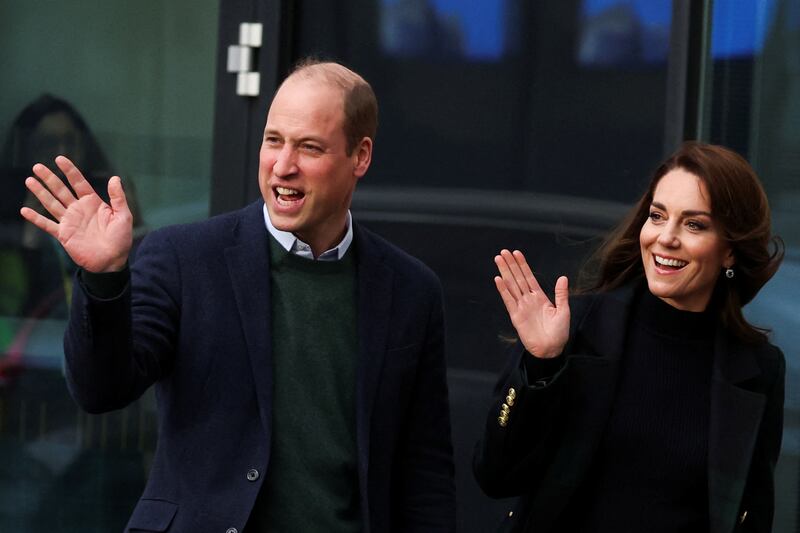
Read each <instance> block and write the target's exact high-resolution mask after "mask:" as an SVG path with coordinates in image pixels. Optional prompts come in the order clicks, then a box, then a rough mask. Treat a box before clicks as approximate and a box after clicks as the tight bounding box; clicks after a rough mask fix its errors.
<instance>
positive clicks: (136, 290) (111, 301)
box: [64, 232, 180, 413]
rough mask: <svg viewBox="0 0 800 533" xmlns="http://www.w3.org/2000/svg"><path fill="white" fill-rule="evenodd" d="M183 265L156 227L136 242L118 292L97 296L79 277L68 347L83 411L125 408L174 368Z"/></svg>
mask: <svg viewBox="0 0 800 533" xmlns="http://www.w3.org/2000/svg"><path fill="white" fill-rule="evenodd" d="M178 265H179V262H178V259H177V258H176V257H175V252H174V247H172V246H171V245H170V242H169V239H168V238H167V237H166V235H165V233H163V232H154V233H152V234H150V235H148V236H147V237H146V238H145V239H144V241H143V242H142V244H141V245H140V247H139V248H138V251H137V254H136V262H135V263H134V264H133V266H132V267H131V276H130V280H129V281H128V282H127V283H125V284H124V285H125V288H124V289H123V291H122V293H121V294H119V295H117V296H114V297H112V298H98V297H96V296H93V295H92V294H91V293H90V292H89V291H88V290H87V288H86V286H85V284H84V283H83V282H82V281H81V279H80V276H78V279H77V282H76V283H75V284H74V288H73V297H72V306H71V310H70V318H69V321H68V324H67V329H66V332H65V334H64V353H65V357H66V377H67V385H68V387H69V390H70V393H71V394H72V396H73V398H74V399H75V401H76V402H77V403H78V404H79V405H80V406H81V407H82V408H83V409H85V410H86V411H88V412H90V413H102V412H106V411H111V410H114V409H120V408H123V407H125V406H126V405H128V404H129V403H131V402H132V401H134V400H136V399H137V398H139V397H140V396H141V395H142V393H143V392H144V391H145V390H146V389H147V388H148V387H149V386H150V385H151V384H152V383H154V382H155V381H157V380H158V379H160V378H161V377H163V376H164V375H166V374H167V373H168V372H169V370H170V368H171V366H172V359H173V356H174V355H173V354H174V345H175V338H176V335H177V325H178V320H179V289H178V287H179V286H180V271H179V267H178Z"/></svg>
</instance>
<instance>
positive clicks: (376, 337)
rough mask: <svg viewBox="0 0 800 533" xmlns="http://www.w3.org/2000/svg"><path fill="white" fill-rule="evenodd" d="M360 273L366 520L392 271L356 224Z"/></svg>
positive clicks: (360, 443) (359, 431)
mask: <svg viewBox="0 0 800 533" xmlns="http://www.w3.org/2000/svg"><path fill="white" fill-rule="evenodd" d="M353 229H354V233H355V239H354V240H355V244H356V254H357V265H358V266H357V274H356V275H357V276H358V295H357V298H358V363H357V365H358V366H357V370H356V441H357V442H356V444H357V449H358V477H359V488H360V492H361V504H362V506H361V508H362V514H363V516H364V517H365V519H364V520H363V523H364V525H365V527H366V528H367V532H368V528H369V520H368V519H367V516H368V510H369V502H368V495H367V488H368V479H369V476H368V474H369V468H368V467H369V435H370V419H371V416H372V407H373V404H374V400H375V395H376V393H377V389H378V384H379V380H380V374H381V368H382V366H383V358H384V355H385V353H386V348H387V342H388V336H389V317H390V310H391V305H392V277H393V273H392V270H391V269H390V268H389V267H388V266H387V265H386V264H384V263H383V260H382V254H381V250H380V247H379V245H378V244H376V243H375V242H374V239H372V238H371V237H370V235H369V234H368V233H367V232H366V231H365V230H363V229H362V228H361V227H360V226H358V225H354V228H353Z"/></svg>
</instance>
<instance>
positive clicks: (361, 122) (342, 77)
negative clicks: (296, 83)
mask: <svg viewBox="0 0 800 533" xmlns="http://www.w3.org/2000/svg"><path fill="white" fill-rule="evenodd" d="M295 76H299V77H302V78H306V79H321V80H322V81H324V82H325V83H327V84H329V85H332V86H334V87H338V88H339V89H341V90H342V101H343V103H344V125H343V128H344V136H345V138H346V139H347V154H348V155H350V154H352V153H353V150H355V149H356V147H357V146H358V144H359V143H360V142H361V139H363V138H364V137H369V138H370V139H372V140H373V141H374V140H375V135H376V133H377V131H378V99H377V98H375V93H374V92H373V91H372V87H371V86H370V84H369V83H367V81H366V80H365V79H364V78H362V77H361V76H359V75H358V74H356V73H355V72H353V71H352V70H350V69H349V68H347V67H345V66H344V65H340V64H339V63H334V62H331V61H320V60H318V59H314V58H306V59H303V60H301V61H300V62H299V63H297V64H296V65H295V67H294V69H292V72H291V73H290V74H289V76H288V77H287V79H289V78H292V77H295Z"/></svg>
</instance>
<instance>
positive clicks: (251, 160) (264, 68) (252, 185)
mask: <svg viewBox="0 0 800 533" xmlns="http://www.w3.org/2000/svg"><path fill="white" fill-rule="evenodd" d="M291 7H292V2H291V1H281V0H260V1H259V0H221V6H220V21H219V24H220V25H219V45H218V46H219V49H218V53H217V83H216V102H215V112H214V150H213V158H212V178H211V181H212V183H211V214H212V215H215V214H218V213H222V212H225V211H230V210H232V209H236V208H239V207H241V206H243V205H246V204H247V203H249V202H251V201H252V200H254V199H256V198H258V196H259V194H260V193H259V190H258V150H259V146H260V142H261V136H262V131H263V129H264V120H265V118H266V113H267V109H268V107H269V103H270V101H271V100H272V95H273V94H274V92H275V89H276V88H277V86H278V83H279V81H280V80H281V79H282V78H283V75H284V74H285V72H286V70H287V68H288V57H289V53H290V46H289V45H290V44H291V41H290V37H291V31H290V30H291V12H292V9H291ZM242 22H261V23H262V24H263V25H264V29H263V43H262V46H261V48H260V49H258V50H257V51H256V57H255V64H256V66H257V69H258V71H259V72H260V73H261V89H260V94H259V96H257V97H244V96H238V95H237V94H236V76H235V75H234V74H231V73H229V72H227V71H226V67H227V65H226V62H227V50H228V45H231V44H236V43H237V42H238V39H239V24H240V23H242Z"/></svg>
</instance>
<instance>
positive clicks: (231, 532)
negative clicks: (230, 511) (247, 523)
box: [225, 527, 239, 533]
mask: <svg viewBox="0 0 800 533" xmlns="http://www.w3.org/2000/svg"><path fill="white" fill-rule="evenodd" d="M225 533H239V530H238V529H236V528H235V527H229V528H228V529H226V530H225Z"/></svg>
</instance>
